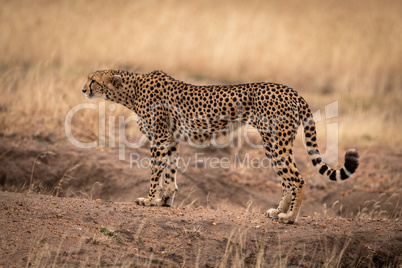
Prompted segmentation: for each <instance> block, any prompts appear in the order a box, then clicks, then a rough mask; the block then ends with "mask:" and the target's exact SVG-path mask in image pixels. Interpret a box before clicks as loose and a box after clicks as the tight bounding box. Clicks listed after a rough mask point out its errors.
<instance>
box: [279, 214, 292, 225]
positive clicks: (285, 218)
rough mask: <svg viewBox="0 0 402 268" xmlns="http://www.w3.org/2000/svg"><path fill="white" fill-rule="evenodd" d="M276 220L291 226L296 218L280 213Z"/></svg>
mask: <svg viewBox="0 0 402 268" xmlns="http://www.w3.org/2000/svg"><path fill="white" fill-rule="evenodd" d="M278 219H279V221H280V222H283V223H287V224H292V223H294V222H295V221H296V218H295V217H294V216H293V215H291V214H290V213H288V214H287V213H280V214H279V215H278Z"/></svg>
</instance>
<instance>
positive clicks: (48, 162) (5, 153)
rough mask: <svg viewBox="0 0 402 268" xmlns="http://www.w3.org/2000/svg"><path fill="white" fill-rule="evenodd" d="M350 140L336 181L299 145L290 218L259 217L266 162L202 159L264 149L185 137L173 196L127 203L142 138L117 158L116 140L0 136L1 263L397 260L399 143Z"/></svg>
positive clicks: (137, 188) (139, 183) (272, 188)
mask: <svg viewBox="0 0 402 268" xmlns="http://www.w3.org/2000/svg"><path fill="white" fill-rule="evenodd" d="M346 149H347V148H340V153H341V154H343V153H344V152H345V151H346ZM357 149H358V151H359V153H360V155H361V165H360V167H359V169H358V171H357V173H356V175H355V176H354V177H353V178H351V179H349V180H348V181H347V182H345V183H342V184H335V183H330V182H327V181H325V180H324V179H322V178H321V176H320V175H319V174H318V173H317V172H316V171H315V170H314V168H313V167H312V165H311V164H310V163H309V160H308V156H307V153H306V152H305V150H304V148H303V147H302V146H301V145H300V144H296V146H295V148H294V152H295V157H296V161H297V164H298V167H299V169H300V170H301V172H302V175H303V176H304V177H305V178H307V183H308V188H307V191H306V197H305V199H304V202H303V207H302V210H301V213H300V217H299V220H298V222H297V223H295V224H294V225H285V224H281V223H278V222H276V221H275V220H271V219H267V218H266V217H265V215H264V212H265V211H266V210H267V209H269V208H271V207H275V206H276V205H277V203H278V202H279V200H280V196H281V188H280V185H279V178H278V177H277V176H276V175H275V174H274V172H273V171H272V170H271V169H269V168H255V167H233V166H230V167H226V166H225V167H223V168H214V166H213V165H212V166H211V163H209V165H205V163H206V162H207V161H209V160H211V159H212V158H214V157H215V158H223V157H229V158H230V160H231V161H232V160H233V159H234V158H233V157H235V156H236V155H237V156H239V157H240V158H241V159H244V158H246V157H257V158H258V157H262V155H263V154H262V153H263V152H259V151H256V150H250V149H249V148H247V147H241V148H230V149H198V150H195V149H193V148H191V147H190V146H188V145H187V144H182V145H181V156H182V157H183V161H184V162H183V163H186V161H189V162H188V163H190V164H189V165H188V166H186V165H184V164H183V166H181V168H180V171H181V172H179V174H178V186H179V191H178V194H177V196H176V199H175V205H174V206H173V207H172V208H159V207H139V206H136V205H135V203H134V202H133V201H134V200H135V199H136V198H138V197H140V196H145V195H146V193H147V189H148V186H149V181H148V180H149V179H148V178H149V175H150V171H149V169H148V168H144V167H141V166H139V165H137V163H138V162H139V160H140V159H144V163H142V164H144V165H145V164H146V163H145V160H146V159H147V157H149V153H148V149H147V148H141V149H130V150H127V152H126V155H125V160H119V159H118V150H117V149H115V148H96V149H79V148H76V147H74V146H72V145H70V144H60V143H58V142H55V141H52V140H51V139H49V138H48V137H34V138H32V137H23V136H18V135H14V136H0V189H1V190H2V191H1V192H0V214H1V216H0V225H1V230H2V231H1V232H0V241H1V242H0V267H1V266H4V267H22V266H31V267H32V266H33V267H45V266H51V265H52V266H57V267H60V266H62V265H64V266H65V267H77V266H96V267H99V266H102V267H103V266H123V267H147V266H148V267H216V266H220V267H384V266H385V267H400V266H401V265H402V257H401V256H402V223H401V221H400V220H401V217H402V208H401V205H400V204H401V203H402V194H401V189H402V183H401V173H402V172H401V171H402V170H401V169H402V168H401V166H400V160H401V158H402V153H401V152H400V150H398V149H389V148H375V147H363V148H357ZM130 153H132V154H131V160H130ZM196 153H198V154H199V159H198V160H197V159H196V158H195V157H194V155H195V154H196ZM136 161H137V162H136ZM342 163H343V162H342V157H340V164H342ZM130 164H131V165H130ZM179 166H180V165H179ZM205 167H206V168H205Z"/></svg>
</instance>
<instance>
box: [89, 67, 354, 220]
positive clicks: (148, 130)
mask: <svg viewBox="0 0 402 268" xmlns="http://www.w3.org/2000/svg"><path fill="white" fill-rule="evenodd" d="M83 92H84V93H85V95H86V97H87V98H98V97H100V98H103V99H106V100H110V101H113V102H116V103H119V104H122V105H124V106H126V107H127V108H129V109H131V110H133V111H134V112H135V113H136V114H137V115H138V118H139V119H138V124H139V127H140V130H141V131H142V133H143V134H145V135H146V136H147V137H148V139H149V140H150V142H151V157H152V161H151V179H150V190H149V194H148V197H146V198H138V199H137V200H136V203H137V204H140V205H145V206H151V205H157V206H171V205H172V204H173V199H174V196H175V192H176V191H177V185H176V173H177V172H176V171H177V160H178V154H179V150H178V149H179V148H178V142H179V141H180V140H182V139H184V140H191V141H193V142H196V143H202V142H205V141H208V140H210V139H211V137H212V136H213V135H215V134H216V133H219V132H221V131H223V130H228V129H229V128H230V126H231V124H232V123H233V122H234V121H241V122H242V123H248V124H250V125H251V126H253V127H255V128H256V129H257V130H258V132H259V133H260V135H261V137H262V140H263V145H264V148H265V154H266V156H267V157H268V158H269V159H270V160H271V163H272V165H273V168H274V170H275V171H276V173H277V174H278V175H279V176H280V177H281V180H282V187H283V196H282V200H281V201H280V203H279V206H278V207H277V208H276V209H270V210H268V211H267V216H268V217H270V218H278V219H279V220H280V221H282V222H285V223H293V222H295V221H296V219H297V216H298V213H299V210H300V207H301V203H302V200H303V197H304V192H305V189H306V183H305V180H304V179H303V178H302V176H301V175H300V173H299V171H298V169H297V167H296V163H295V160H294V157H293V152H292V145H293V141H294V139H295V135H296V132H297V129H298V127H299V126H300V124H302V126H303V130H304V136H305V142H306V147H307V151H308V154H309V157H310V159H311V162H312V163H313V165H314V166H315V168H316V169H317V171H318V172H319V173H321V174H322V175H323V176H324V177H325V178H327V179H328V180H331V181H338V182H339V181H344V180H346V179H347V178H349V177H350V176H351V175H352V174H353V173H354V172H355V171H356V168H357V167H358V163H359V155H358V153H357V152H356V151H353V150H352V151H349V152H347V153H346V155H345V164H344V166H343V167H342V168H341V169H339V170H336V169H333V168H331V167H329V166H328V165H327V164H326V163H325V162H324V161H323V159H322V158H321V155H320V152H319V150H318V146H317V135H316V129H315V123H314V120H313V116H312V113H311V110H310V108H309V106H308V104H307V102H306V101H305V100H304V99H303V97H301V96H300V95H299V94H298V93H297V92H296V91H295V90H293V89H292V88H289V87H287V86H284V85H280V84H275V83H250V84H241V85H215V86H195V85H191V84H186V83H184V82H181V81H178V80H175V79H173V78H172V77H170V76H168V75H167V74H165V73H163V72H161V71H155V72H151V73H148V74H136V73H129V72H126V71H117V70H105V71H97V72H94V73H92V74H90V75H89V77H88V82H87V83H86V85H85V86H84V89H83ZM163 174H164V176H162V175H163ZM162 177H164V181H163V183H162V181H161V180H162Z"/></svg>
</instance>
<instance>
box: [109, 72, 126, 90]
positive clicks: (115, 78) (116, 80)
mask: <svg viewBox="0 0 402 268" xmlns="http://www.w3.org/2000/svg"><path fill="white" fill-rule="evenodd" d="M109 82H110V83H111V84H112V85H113V86H114V87H115V88H119V87H120V86H121V84H122V83H123V81H122V79H121V76H120V75H112V76H110V77H109Z"/></svg>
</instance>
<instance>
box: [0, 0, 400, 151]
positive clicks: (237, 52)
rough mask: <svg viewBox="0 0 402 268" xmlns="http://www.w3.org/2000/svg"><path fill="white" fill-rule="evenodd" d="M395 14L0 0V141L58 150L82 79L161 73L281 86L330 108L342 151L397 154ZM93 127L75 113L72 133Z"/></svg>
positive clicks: (351, 7)
mask: <svg viewBox="0 0 402 268" xmlns="http://www.w3.org/2000/svg"><path fill="white" fill-rule="evenodd" d="M401 11H402V2H401V1H391V0H385V1H382V0H381V1H380V0H377V1H376V0H367V1H348V0H339V1H335V0H332V1H319V0H307V1H296V0H291V1H257V0H252V1H236V0H235V1H229V0H222V1H207V0H193V1H177V0H168V1H159V0H155V1H128V0H126V1H124V0H119V1H106V0H101V1H81V0H75V1H63V0H59V1H51V0H42V1H39V0H38V1H23V0H11V1H4V0H2V1H0V12H1V13H0V27H1V29H0V87H1V98H0V119H1V121H0V132H2V133H4V134H11V133H20V134H24V135H40V136H46V137H48V138H51V139H53V140H63V139H64V138H65V136H64V119H65V116H66V114H67V112H68V111H69V110H70V109H71V107H73V106H74V105H76V104H79V103H82V102H86V100H85V99H84V96H83V94H82V93H81V92H80V89H81V88H82V86H83V85H84V83H85V82H86V76H87V74H88V73H90V72H92V71H94V70H95V69H100V68H121V69H128V70H131V71H139V72H148V71H152V70H154V69H162V70H164V71H166V72H168V73H169V74H171V75H173V76H175V77H177V78H181V79H184V80H187V81H197V82H198V83H202V82H211V81H218V82H221V83H238V82H251V81H272V82H279V83H283V84H287V85H289V86H292V87H294V88H296V89H297V90H299V91H300V92H301V93H302V94H303V96H305V97H306V99H307V100H308V101H309V103H310V105H311V106H312V108H313V109H314V110H316V109H320V108H321V109H322V108H323V107H324V106H325V105H326V104H328V103H331V102H333V101H336V100H339V105H340V106H339V109H340V114H339V118H338V122H339V124H340V139H341V142H343V143H359V144H379V145H389V146H401V145H402V135H400V133H401V130H402V127H401V126H402V119H401V117H400V115H401V114H402V108H401V103H402V96H401V95H402V94H401V88H402V75H401V73H402V46H401V44H402V35H401V33H402V16H401V14H402V13H401ZM121 113H123V114H126V115H128V114H129V112H128V111H126V110H125V109H124V108H121V107H120V108H118V109H117V110H116V111H115V112H114V113H112V114H114V115H118V114H121ZM97 118H98V116H97V114H96V113H95V112H94V111H83V112H80V113H77V115H76V117H74V120H73V129H74V131H75V133H76V134H77V135H78V136H80V137H82V138H83V139H87V140H88V139H89V140H91V139H96V138H97V135H98V132H97V125H96V121H97ZM319 131H320V130H319ZM320 132H321V133H322V134H325V126H324V125H323V126H322V131H320Z"/></svg>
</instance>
